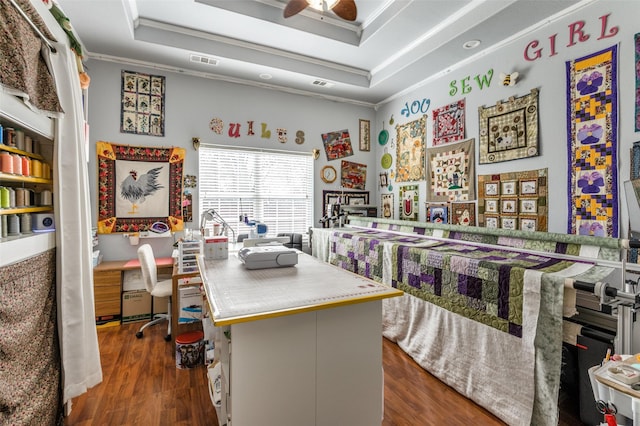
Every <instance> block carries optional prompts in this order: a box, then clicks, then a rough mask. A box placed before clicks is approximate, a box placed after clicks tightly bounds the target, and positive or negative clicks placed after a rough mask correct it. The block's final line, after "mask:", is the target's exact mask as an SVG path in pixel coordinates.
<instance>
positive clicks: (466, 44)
mask: <svg viewBox="0 0 640 426" xmlns="http://www.w3.org/2000/svg"><path fill="white" fill-rule="evenodd" d="M478 46H480V40H469V41H465V42H464V44H463V45H462V47H463V48H465V49H475V48H476V47H478Z"/></svg>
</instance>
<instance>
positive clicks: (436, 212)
mask: <svg viewBox="0 0 640 426" xmlns="http://www.w3.org/2000/svg"><path fill="white" fill-rule="evenodd" d="M429 222H431V223H440V224H447V223H449V207H447V206H429Z"/></svg>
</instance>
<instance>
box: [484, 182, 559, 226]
mask: <svg viewBox="0 0 640 426" xmlns="http://www.w3.org/2000/svg"><path fill="white" fill-rule="evenodd" d="M547 176H548V170H547V169H538V170H528V171H522V172H510V173H501V174H493V175H478V223H479V225H480V226H484V227H487V228H502V229H508V230H521V231H547V220H548V214H549V208H548V206H547V190H548V189H547V185H548V183H547Z"/></svg>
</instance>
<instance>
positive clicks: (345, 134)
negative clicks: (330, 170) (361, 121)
mask: <svg viewBox="0 0 640 426" xmlns="http://www.w3.org/2000/svg"><path fill="white" fill-rule="evenodd" d="M322 143H323V144H324V152H325V154H327V160H328V161H331V160H337V159H339V158H344V157H349V156H351V155H353V148H352V147H351V136H350V135H349V130H347V129H344V130H339V131H337V132H327V133H323V134H322Z"/></svg>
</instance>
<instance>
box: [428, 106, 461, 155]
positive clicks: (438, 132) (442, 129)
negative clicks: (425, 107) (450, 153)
mask: <svg viewBox="0 0 640 426" xmlns="http://www.w3.org/2000/svg"><path fill="white" fill-rule="evenodd" d="M464 106H465V100H464V99H460V100H459V101H458V102H454V103H452V104H449V105H445V106H443V107H441V108H438V109H434V110H433V146H437V145H442V144H444V143H449V142H456V141H461V140H464V120H465V114H464Z"/></svg>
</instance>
